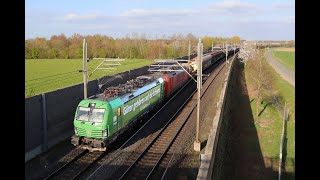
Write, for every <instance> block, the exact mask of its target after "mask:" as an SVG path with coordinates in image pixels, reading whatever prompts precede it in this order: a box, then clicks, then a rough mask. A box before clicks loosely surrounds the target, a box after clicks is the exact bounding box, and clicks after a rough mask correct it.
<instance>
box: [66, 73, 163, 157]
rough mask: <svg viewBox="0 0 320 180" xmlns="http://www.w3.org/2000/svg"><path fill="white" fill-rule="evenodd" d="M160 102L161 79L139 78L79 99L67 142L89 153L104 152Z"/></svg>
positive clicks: (161, 99) (161, 94)
mask: <svg viewBox="0 0 320 180" xmlns="http://www.w3.org/2000/svg"><path fill="white" fill-rule="evenodd" d="M163 99H164V80H163V78H161V77H160V78H152V77H148V76H141V77H138V78H136V79H134V80H131V81H128V82H127V83H126V84H122V85H119V86H118V87H111V88H108V89H106V90H105V91H104V93H101V94H99V95H96V96H94V97H92V98H90V99H86V100H82V101H81V102H80V103H79V105H78V107H77V110H76V113H75V117H74V121H73V123H74V132H75V134H74V135H73V136H72V137H71V143H72V144H73V145H75V146H79V145H81V146H82V147H83V148H85V149H89V150H90V151H93V150H99V151H105V150H106V147H107V145H108V144H110V143H111V142H113V141H114V140H115V139H116V138H117V136H118V135H119V134H121V133H122V132H124V131H126V130H127V129H128V128H130V127H131V125H133V124H134V123H135V122H136V121H137V120H138V119H139V117H140V116H143V115H144V114H145V113H148V111H150V110H151V109H153V108H154V107H155V106H158V105H160V104H161V103H162V101H163Z"/></svg>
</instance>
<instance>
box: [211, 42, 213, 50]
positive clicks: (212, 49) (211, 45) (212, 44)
mask: <svg viewBox="0 0 320 180" xmlns="http://www.w3.org/2000/svg"><path fill="white" fill-rule="evenodd" d="M211 52H213V41H212V42H211Z"/></svg>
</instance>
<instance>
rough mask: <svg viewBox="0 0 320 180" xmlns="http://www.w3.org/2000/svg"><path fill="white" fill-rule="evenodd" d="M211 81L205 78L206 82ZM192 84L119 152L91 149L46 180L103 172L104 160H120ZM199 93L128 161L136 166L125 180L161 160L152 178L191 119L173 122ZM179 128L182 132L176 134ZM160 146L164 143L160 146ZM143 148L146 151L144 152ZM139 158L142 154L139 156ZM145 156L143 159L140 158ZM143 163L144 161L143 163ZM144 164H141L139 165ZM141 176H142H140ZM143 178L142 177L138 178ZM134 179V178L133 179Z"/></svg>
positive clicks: (125, 175)
mask: <svg viewBox="0 0 320 180" xmlns="http://www.w3.org/2000/svg"><path fill="white" fill-rule="evenodd" d="M206 79H207V78H204V81H205V80H206ZM190 82H192V79H190V80H189V81H188V82H187V83H186V84H185V85H184V86H183V87H182V88H181V89H180V90H179V91H178V92H177V93H176V94H175V95H174V96H173V97H171V98H170V99H169V100H168V101H167V102H166V103H165V104H164V105H163V106H162V107H161V108H160V109H159V110H158V111H157V112H156V113H155V114H154V115H153V116H152V117H151V118H150V119H149V120H148V121H147V122H146V123H144V124H143V125H142V126H141V127H140V128H139V130H137V131H136V132H135V133H134V134H133V135H132V136H131V137H130V138H129V139H128V140H127V141H126V142H124V143H123V144H122V145H121V147H120V148H117V150H115V151H113V150H112V151H110V152H108V151H107V152H93V153H89V152H88V150H83V152H81V153H78V155H76V156H75V157H74V158H72V159H71V160H69V161H68V162H66V163H65V164H63V165H62V166H60V167H59V168H56V170H55V171H54V172H53V173H51V174H50V175H49V176H47V177H46V178H45V179H78V178H80V177H81V175H83V174H84V172H86V171H87V170H88V169H91V170H92V169H93V170H94V172H93V173H91V174H90V176H89V177H88V178H87V179H89V178H90V177H92V175H93V174H94V173H95V172H96V171H97V170H99V168H100V167H102V166H103V165H105V164H106V161H103V162H102V163H101V162H100V163H97V162H99V160H102V158H105V156H106V155H108V159H111V160H113V159H114V158H117V157H119V156H120V154H121V153H122V152H121V150H122V149H123V148H124V147H125V146H126V145H127V144H129V142H130V141H131V140H132V139H133V137H135V135H136V134H138V133H139V132H140V131H141V130H142V129H143V128H144V127H145V126H146V125H147V124H148V123H149V122H151V120H152V119H153V118H154V117H155V116H156V115H157V114H158V113H159V112H161V110H162V109H164V108H166V106H167V104H168V103H170V102H171V101H172V100H174V99H175V97H176V96H177V95H178V94H179V93H181V91H182V90H183V89H184V88H185V87H186V86H187V85H188V84H189V83H190ZM195 92H196V90H195V91H193V92H192V95H191V96H189V98H188V99H187V100H186V101H185V102H184V103H183V105H182V106H181V107H180V108H179V110H178V111H177V112H176V113H175V114H174V115H173V116H172V117H171V119H170V120H169V122H168V123H167V124H166V125H165V127H166V128H162V129H160V130H159V131H158V132H157V133H154V135H153V136H150V138H149V140H147V141H148V142H144V143H143V145H142V146H143V148H142V146H141V147H139V150H138V151H137V152H136V155H135V156H131V160H128V161H127V162H130V163H132V164H131V166H132V167H131V166H130V168H128V170H127V171H126V174H123V177H122V176H121V178H122V179H124V178H125V177H128V176H127V175H129V173H132V172H135V171H132V170H134V169H135V168H139V167H140V166H137V165H138V164H139V165H141V163H144V162H145V160H148V159H149V160H153V159H157V162H153V163H152V164H154V166H153V168H152V171H151V172H149V173H146V172H144V174H145V175H147V177H150V175H151V174H152V173H153V171H154V170H155V169H156V168H157V165H158V164H159V163H160V161H161V159H162V157H164V156H165V155H166V152H167V151H168V149H169V148H170V147H171V145H172V143H173V142H174V140H175V139H176V137H177V136H178V135H179V132H180V130H181V129H182V128H183V126H184V124H185V123H186V122H187V119H188V118H185V119H183V120H180V121H179V122H178V121H174V122H172V123H171V120H172V119H174V117H176V115H177V114H178V113H179V112H180V110H181V109H182V108H183V107H184V105H185V104H186V103H187V102H188V101H189V100H190V98H191V97H192V96H193V94H194V93H195ZM195 107H196V105H194V106H193V107H192V108H191V109H192V110H191V111H193V110H194V109H195ZM189 108H190V107H189ZM191 113H192V112H190V114H189V115H188V117H189V116H190V115H191ZM177 129H178V131H176V130H177ZM159 143H160V144H159ZM142 149H143V151H141V150H142ZM160 149H161V153H159V154H157V152H159V151H158V150H160ZM137 155H139V156H138V157H137ZM140 156H141V157H140ZM141 160H143V161H141ZM139 162H140V163H139ZM94 164H95V166H97V164H101V165H100V166H99V167H95V168H93V166H94ZM138 175H139V173H138ZM138 177H141V176H138ZM130 178H133V177H130Z"/></svg>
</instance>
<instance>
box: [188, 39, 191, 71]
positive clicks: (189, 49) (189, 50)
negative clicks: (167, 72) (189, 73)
mask: <svg viewBox="0 0 320 180" xmlns="http://www.w3.org/2000/svg"><path fill="white" fill-rule="evenodd" d="M190 55H191V43H190V41H189V48H188V69H190Z"/></svg>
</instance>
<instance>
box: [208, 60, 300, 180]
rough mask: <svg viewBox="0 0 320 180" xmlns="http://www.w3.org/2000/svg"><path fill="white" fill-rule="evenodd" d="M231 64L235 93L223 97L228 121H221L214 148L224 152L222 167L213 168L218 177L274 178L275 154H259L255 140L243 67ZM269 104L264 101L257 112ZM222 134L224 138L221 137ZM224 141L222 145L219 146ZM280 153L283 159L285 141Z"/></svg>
mask: <svg viewBox="0 0 320 180" xmlns="http://www.w3.org/2000/svg"><path fill="white" fill-rule="evenodd" d="M235 65H236V66H235V67H234V68H235V75H233V77H235V80H234V82H233V85H232V90H231V91H232V92H237V93H231V97H227V99H230V101H231V103H230V104H231V105H230V106H231V109H230V111H229V112H230V113H231V117H230V119H229V122H227V123H226V122H222V126H228V127H227V128H223V127H221V129H225V132H222V131H221V132H220V135H221V137H222V142H220V138H219V142H218V147H219V148H223V149H224V153H223V154H220V155H222V156H223V157H222V159H223V163H222V165H221V166H222V167H221V168H220V170H216V171H219V172H218V173H219V174H220V175H218V177H220V178H218V179H276V178H278V167H279V157H264V156H263V154H262V150H261V146H260V144H261V142H259V136H258V133H257V129H256V126H255V124H254V114H253V112H252V109H251V106H250V103H251V102H252V101H253V100H254V99H252V100H250V99H249V96H248V88H247V82H246V79H245V74H244V66H243V64H240V63H236V64H235ZM228 94H229V93H228ZM280 99H281V97H280ZM270 104H271V103H267V104H266V105H265V106H264V108H263V110H262V111H261V112H260V113H259V115H261V114H262V113H263V111H264V110H265V109H266V108H267V106H269V105H270ZM221 133H222V134H221ZM223 136H226V137H225V138H223ZM223 139H225V140H223ZM224 143H225V147H223V145H224ZM220 146H221V147H220ZM283 153H284V156H283V162H285V160H286V143H284V150H283ZM293 161H294V160H293ZM214 171H215V170H214ZM283 171H284V170H283ZM214 175H215V174H214ZM294 177H295V176H294V172H293V173H288V172H283V173H282V178H283V179H294Z"/></svg>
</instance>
